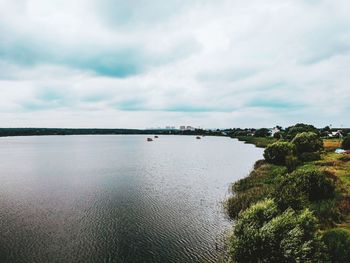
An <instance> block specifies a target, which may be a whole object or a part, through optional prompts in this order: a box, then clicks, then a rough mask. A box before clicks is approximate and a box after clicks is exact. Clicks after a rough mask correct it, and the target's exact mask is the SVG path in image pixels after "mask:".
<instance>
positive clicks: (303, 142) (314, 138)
mask: <svg viewBox="0 0 350 263" xmlns="http://www.w3.org/2000/svg"><path fill="white" fill-rule="evenodd" d="M292 142H293V143H294V144H295V147H296V150H297V153H298V154H299V155H300V154H302V153H305V152H307V153H312V152H318V151H320V150H322V149H323V141H322V140H321V139H320V137H319V135H318V134H316V133H314V132H303V133H299V134H297V135H296V136H295V137H294V139H293V140H292Z"/></svg>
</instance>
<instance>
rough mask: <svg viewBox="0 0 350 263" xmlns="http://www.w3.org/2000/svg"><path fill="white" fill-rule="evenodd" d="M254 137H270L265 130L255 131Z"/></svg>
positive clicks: (268, 132) (267, 130)
mask: <svg viewBox="0 0 350 263" xmlns="http://www.w3.org/2000/svg"><path fill="white" fill-rule="evenodd" d="M254 136H255V137H269V136H270V130H269V129H266V128H261V129H258V130H256V131H255V133H254Z"/></svg>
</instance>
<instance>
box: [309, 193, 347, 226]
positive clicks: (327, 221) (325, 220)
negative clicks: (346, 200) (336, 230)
mask: <svg viewBox="0 0 350 263" xmlns="http://www.w3.org/2000/svg"><path fill="white" fill-rule="evenodd" d="M310 209H311V210H312V211H313V213H314V215H315V216H316V217H317V218H318V219H319V221H320V223H321V224H322V227H330V226H333V225H334V223H340V222H341V221H342V220H343V219H344V218H343V215H342V214H341V212H340V210H339V208H338V207H337V200H336V199H326V200H321V201H318V202H314V203H312V204H311V206H310Z"/></svg>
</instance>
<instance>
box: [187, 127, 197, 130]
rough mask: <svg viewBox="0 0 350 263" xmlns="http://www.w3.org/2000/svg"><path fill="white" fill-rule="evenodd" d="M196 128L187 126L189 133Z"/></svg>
mask: <svg viewBox="0 0 350 263" xmlns="http://www.w3.org/2000/svg"><path fill="white" fill-rule="evenodd" d="M195 129H196V128H194V127H192V126H187V127H186V130H188V131H194V130H195Z"/></svg>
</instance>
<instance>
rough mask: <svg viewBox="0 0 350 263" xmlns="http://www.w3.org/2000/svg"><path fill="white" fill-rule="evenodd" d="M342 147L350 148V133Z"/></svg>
mask: <svg viewBox="0 0 350 263" xmlns="http://www.w3.org/2000/svg"><path fill="white" fill-rule="evenodd" d="M342 147H343V148H344V149H346V150H350V135H348V136H346V137H345V138H344V140H343V142H342Z"/></svg>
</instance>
